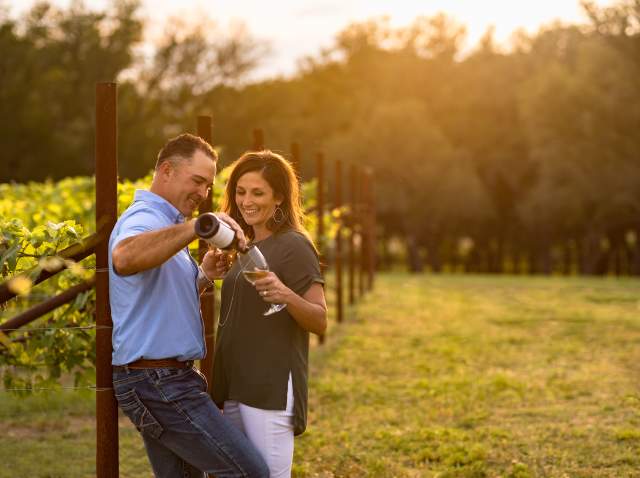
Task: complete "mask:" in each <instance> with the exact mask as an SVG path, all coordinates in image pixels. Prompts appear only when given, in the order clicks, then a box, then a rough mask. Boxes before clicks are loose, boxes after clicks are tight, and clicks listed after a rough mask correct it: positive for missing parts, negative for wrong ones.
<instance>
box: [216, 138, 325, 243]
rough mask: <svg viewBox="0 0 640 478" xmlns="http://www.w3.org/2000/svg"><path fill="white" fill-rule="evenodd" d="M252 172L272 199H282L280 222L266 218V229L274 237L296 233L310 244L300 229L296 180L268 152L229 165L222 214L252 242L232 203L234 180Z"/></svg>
mask: <svg viewBox="0 0 640 478" xmlns="http://www.w3.org/2000/svg"><path fill="white" fill-rule="evenodd" d="M253 171H258V172H259V173H260V175H261V176H262V177H263V178H264V180H265V181H267V183H269V186H271V189H273V194H274V197H276V198H278V199H282V204H280V209H282V213H283V219H282V220H281V221H280V222H276V221H274V220H273V218H270V219H269V220H268V221H267V224H266V225H267V228H268V229H269V230H270V231H271V232H273V233H274V234H277V233H279V232H286V231H292V230H293V231H298V232H300V233H301V234H303V235H305V236H306V237H307V238H308V239H309V241H310V242H311V244H313V240H312V239H311V236H310V234H309V232H308V231H307V230H306V229H305V227H304V210H303V208H302V203H301V202H300V192H299V191H300V185H299V182H298V177H297V176H296V173H295V171H294V169H293V167H292V166H291V163H290V162H289V161H287V160H286V159H284V158H283V157H282V156H281V155H279V154H277V153H274V152H272V151H269V150H268V149H265V150H262V151H248V152H246V153H244V154H243V155H242V156H240V158H238V159H237V160H236V161H235V162H234V163H233V164H232V165H231V175H230V176H229V180H228V181H227V187H226V188H225V192H224V197H223V199H222V210H223V211H224V212H226V213H227V214H229V216H231V217H232V218H233V219H235V220H236V222H237V223H238V224H240V226H241V227H242V229H243V230H244V233H245V235H246V236H247V237H249V238H250V239H253V238H254V233H253V228H252V227H250V226H249V225H248V224H247V223H246V222H245V221H244V219H243V218H242V214H241V213H240V209H239V208H238V205H237V204H236V199H235V198H236V187H237V185H238V180H239V179H240V178H241V177H242V176H243V175H245V174H246V173H250V172H253ZM314 248H315V245H314Z"/></svg>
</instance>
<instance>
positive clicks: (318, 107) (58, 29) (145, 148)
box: [0, 0, 640, 274]
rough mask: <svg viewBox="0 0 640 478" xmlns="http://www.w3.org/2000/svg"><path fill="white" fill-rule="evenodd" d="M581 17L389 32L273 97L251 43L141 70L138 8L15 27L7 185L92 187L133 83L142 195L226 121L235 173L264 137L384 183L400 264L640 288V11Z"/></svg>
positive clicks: (202, 36) (350, 38)
mask: <svg viewBox="0 0 640 478" xmlns="http://www.w3.org/2000/svg"><path fill="white" fill-rule="evenodd" d="M582 7H583V9H584V11H585V12H586V13H587V15H588V18H589V21H588V22H587V23H586V24H582V25H576V24H561V23H556V24H551V25H547V26H545V27H542V28H541V29H540V30H539V31H538V32H536V33H534V34H526V33H524V32H517V33H516V34H514V37H513V40H512V45H511V47H510V49H509V50H506V49H505V48H504V47H502V46H500V45H497V44H496V42H495V40H494V38H493V34H492V30H491V29H489V30H487V32H486V33H485V35H484V36H483V38H482V39H481V41H480V42H479V43H478V44H477V45H475V46H474V47H473V48H472V49H471V50H470V51H469V50H465V49H464V45H465V43H464V40H465V28H464V26H463V25H460V24H459V23H457V22H456V21H455V19H453V18H450V17H447V16H446V15H444V14H439V15H436V16H433V17H420V18H416V19H415V20H414V21H413V22H412V23H411V24H409V25H407V26H404V27H395V28H394V27H392V26H391V25H390V22H389V20H388V19H386V18H374V19H371V20H369V21H366V22H362V23H354V24H352V25H350V26H348V27H347V28H345V29H344V30H343V31H341V32H339V33H338V34H337V35H336V36H335V38H334V41H333V44H332V46H331V47H329V48H327V49H325V50H323V51H322V52H320V53H318V54H316V55H312V56H310V57H307V58H305V59H302V60H301V61H300V63H299V67H298V71H297V73H296V74H295V75H293V76H292V77H289V78H275V79H266V80H259V81H249V78H250V76H249V74H250V73H251V72H252V71H253V69H254V68H255V67H256V66H257V65H258V64H259V62H260V61H268V55H267V53H268V52H267V50H266V48H265V47H264V46H263V45H262V43H260V42H258V41H256V40H255V39H254V38H253V37H252V35H251V33H250V32H248V31H247V30H246V29H245V28H243V27H242V26H241V25H236V26H235V27H232V28H229V29H226V30H224V29H221V28H219V27H217V26H216V24H215V23H213V20H210V19H206V18H205V19H202V20H201V21H200V22H199V23H195V24H194V23H191V24H187V23H185V22H182V21H180V20H179V19H168V20H167V24H166V28H165V34H164V36H163V37H162V38H161V39H160V40H159V41H158V42H157V44H155V45H154V49H153V52H152V53H150V54H149V53H146V54H142V53H141V52H142V51H146V50H144V48H142V40H143V31H144V22H143V21H142V20H141V19H140V16H139V10H140V5H139V2H138V1H132V0H116V1H114V2H112V4H111V5H110V7H109V8H108V9H107V10H106V11H104V12H101V11H91V10H89V9H87V8H86V7H84V6H83V4H82V2H74V3H72V6H71V7H69V9H66V10H61V9H57V8H54V7H52V6H51V5H49V4H47V3H46V2H42V3H39V4H37V5H35V6H34V7H33V8H32V9H31V10H30V11H28V12H27V13H26V14H25V15H24V16H22V17H20V18H17V19H14V18H10V17H9V15H8V14H6V13H4V14H3V13H2V10H0V51H2V55H0V151H2V153H1V154H2V161H1V163H0V164H1V170H0V182H9V181H17V182H25V181H29V180H42V179H44V178H52V179H58V178H61V177H65V176H69V175H85V174H92V173H93V121H94V120H93V115H94V112H93V110H92V108H93V98H94V85H95V82H96V81H101V80H113V79H118V81H119V83H120V88H119V94H120V98H119V108H120V109H119V113H118V114H119V122H120V137H119V147H120V157H119V162H120V171H121V174H123V175H124V176H126V177H128V178H137V177H140V176H143V175H145V174H147V173H148V171H149V170H150V169H151V168H152V167H153V164H154V162H155V157H154V155H155V153H156V152H157V150H158V149H159V147H160V145H161V144H162V143H163V142H164V141H165V140H166V138H167V137H169V136H171V135H174V134H177V133H179V132H181V131H185V130H194V128H195V125H194V124H193V120H192V119H193V118H194V117H196V116H197V115H198V114H211V115H212V116H213V118H214V123H215V131H216V136H215V137H214V142H215V144H216V145H218V147H219V148H220V153H221V158H222V161H223V163H229V162H231V161H232V160H233V159H234V158H236V157H237V156H238V155H239V154H240V153H242V152H243V151H244V150H245V149H247V148H248V147H249V145H250V144H251V139H250V138H249V137H247V131H250V128H252V127H254V126H259V127H261V128H263V129H264V131H265V134H266V137H267V138H269V144H268V146H269V147H271V148H272V149H275V150H279V151H283V152H287V150H288V148H289V145H290V143H291V141H293V140H295V141H298V142H300V144H303V145H305V147H306V148H307V150H303V151H302V165H301V175H302V176H303V178H304V177H306V178H311V177H313V175H314V162H313V160H312V158H313V157H314V155H315V153H316V151H320V150H323V151H325V153H326V155H327V157H328V158H329V159H332V158H333V159H336V158H340V159H342V160H344V161H346V162H347V163H349V162H351V163H356V164H359V165H362V166H368V167H372V168H373V169H374V170H375V172H376V173H375V174H376V187H375V189H376V194H377V197H378V200H377V205H378V206H377V207H378V211H377V213H378V218H379V220H378V224H379V228H380V229H379V231H378V234H379V235H380V236H381V237H384V238H385V239H386V240H385V241H380V243H381V244H383V246H382V247H381V249H380V251H378V252H379V257H380V259H381V261H380V263H381V264H382V265H386V264H388V263H390V262H391V259H392V251H393V250H392V249H391V251H390V248H388V247H384V245H385V244H391V243H393V240H394V239H395V240H396V242H397V240H398V239H399V240H400V241H401V242H402V244H403V245H404V246H405V247H404V250H405V251H406V259H407V263H408V265H409V267H410V268H411V270H414V271H420V270H423V268H424V267H425V266H428V267H429V268H430V270H433V271H441V270H461V271H462V270H464V271H479V272H511V273H519V272H528V273H550V272H554V271H557V272H563V273H584V274H604V273H608V272H609V273H618V274H639V273H640V247H639V242H640V135H638V131H639V127H640V0H619V1H618V2H617V3H614V4H613V5H611V6H609V7H597V6H595V4H592V3H590V2H588V1H584V2H583V3H582ZM305 158H306V159H307V161H305ZM328 187H329V188H331V185H329V186H328Z"/></svg>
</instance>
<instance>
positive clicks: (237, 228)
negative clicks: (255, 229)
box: [214, 212, 247, 250]
mask: <svg viewBox="0 0 640 478" xmlns="http://www.w3.org/2000/svg"><path fill="white" fill-rule="evenodd" d="M214 214H215V215H216V216H217V217H218V218H220V219H221V220H222V221H224V222H226V223H227V224H229V226H230V227H231V229H233V230H234V231H235V233H236V237H237V238H238V247H239V248H240V250H243V249H245V248H246V247H247V238H246V237H245V236H244V231H243V230H242V228H241V227H240V224H238V223H237V222H236V221H235V220H234V219H233V218H232V217H231V216H229V215H228V214H227V213H226V212H216V213H214Z"/></svg>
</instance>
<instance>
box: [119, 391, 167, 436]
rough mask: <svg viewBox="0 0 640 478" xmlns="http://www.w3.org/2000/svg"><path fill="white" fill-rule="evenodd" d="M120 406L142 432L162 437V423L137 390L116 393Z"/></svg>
mask: <svg viewBox="0 0 640 478" xmlns="http://www.w3.org/2000/svg"><path fill="white" fill-rule="evenodd" d="M116 400H117V401H118V406H119V407H120V409H121V410H122V411H123V413H124V414H125V415H126V416H127V417H128V418H129V420H131V422H132V423H133V424H134V425H135V427H136V428H137V429H138V431H139V432H140V433H144V434H147V435H149V436H150V437H153V438H160V435H162V431H163V429H162V425H160V424H159V423H158V420H156V418H155V417H154V416H153V415H152V414H151V412H150V411H149V409H148V408H147V407H146V406H145V405H144V403H142V400H140V398H139V397H138V394H137V393H136V391H135V390H129V391H127V392H124V393H121V394H116Z"/></svg>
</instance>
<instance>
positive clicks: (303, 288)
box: [282, 233, 324, 295]
mask: <svg viewBox="0 0 640 478" xmlns="http://www.w3.org/2000/svg"><path fill="white" fill-rule="evenodd" d="M287 235H288V236H289V237H287V240H286V241H284V244H283V246H284V251H283V262H282V282H284V284H285V285H286V286H287V287H289V288H290V289H291V290H292V291H293V292H295V293H296V294H298V295H303V294H304V293H305V292H307V291H308V290H309V288H310V287H311V285H312V284H314V283H319V284H324V278H323V277H322V272H321V271H320V262H319V260H318V254H317V253H316V251H315V249H314V248H313V246H312V245H311V242H309V240H308V239H307V238H306V237H304V236H303V235H302V234H299V233H288V234H287Z"/></svg>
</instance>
